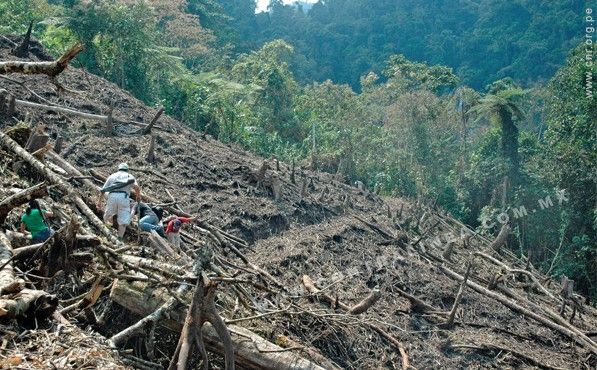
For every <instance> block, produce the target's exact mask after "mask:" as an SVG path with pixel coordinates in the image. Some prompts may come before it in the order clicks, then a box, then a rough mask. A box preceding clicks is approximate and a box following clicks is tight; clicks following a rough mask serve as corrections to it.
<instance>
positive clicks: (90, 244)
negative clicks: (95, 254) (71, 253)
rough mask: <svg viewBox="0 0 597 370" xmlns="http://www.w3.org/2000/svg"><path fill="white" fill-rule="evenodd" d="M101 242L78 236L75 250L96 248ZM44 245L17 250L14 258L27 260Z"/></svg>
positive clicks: (92, 238)
mask: <svg viewBox="0 0 597 370" xmlns="http://www.w3.org/2000/svg"><path fill="white" fill-rule="evenodd" d="M100 243H101V240H100V239H99V238H98V237H97V236H95V235H77V237H76V241H75V249H81V248H94V247H97V246H98V245H100ZM43 245H44V243H39V244H32V245H28V246H25V247H21V248H15V249H14V250H13V254H14V258H15V259H16V260H21V261H22V260H25V259H27V258H31V257H32V256H33V255H34V254H35V252H37V251H38V250H39V249H40V248H41V247H42V246H43Z"/></svg>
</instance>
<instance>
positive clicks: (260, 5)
mask: <svg viewBox="0 0 597 370" xmlns="http://www.w3.org/2000/svg"><path fill="white" fill-rule="evenodd" d="M295 1H296V0H283V2H284V4H292V3H294V2H295ZM303 1H304V2H306V3H316V2H317V0H303ZM267 4H269V0H257V9H256V10H255V12H257V13H259V12H263V11H265V10H267Z"/></svg>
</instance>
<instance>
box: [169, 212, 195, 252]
mask: <svg viewBox="0 0 597 370" xmlns="http://www.w3.org/2000/svg"><path fill="white" fill-rule="evenodd" d="M196 219H197V217H174V218H172V219H170V220H169V221H168V224H167V226H166V238H168V241H169V242H170V243H172V244H173V245H174V246H175V247H176V248H180V229H181V228H182V225H183V224H186V223H187V222H193V221H195V220H196Z"/></svg>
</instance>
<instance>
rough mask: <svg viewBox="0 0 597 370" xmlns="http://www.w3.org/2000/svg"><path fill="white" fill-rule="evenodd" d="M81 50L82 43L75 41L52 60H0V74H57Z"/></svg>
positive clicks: (53, 75)
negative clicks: (58, 56) (57, 57)
mask: <svg viewBox="0 0 597 370" xmlns="http://www.w3.org/2000/svg"><path fill="white" fill-rule="evenodd" d="M81 50H83V44H81V43H76V44H75V45H74V46H73V47H72V48H70V49H69V50H68V51H67V52H66V53H64V54H63V55H62V56H61V57H60V58H59V59H58V60H56V61H53V62H21V61H8V62H0V75H4V74H8V73H22V74H45V75H48V76H50V77H56V76H58V75H59V74H60V73H61V72H62V71H64V70H65V69H66V67H67V66H68V63H69V62H70V61H71V60H72V59H73V58H74V57H76V56H77V54H79V52H80V51H81Z"/></svg>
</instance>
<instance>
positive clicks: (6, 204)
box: [0, 182, 48, 223]
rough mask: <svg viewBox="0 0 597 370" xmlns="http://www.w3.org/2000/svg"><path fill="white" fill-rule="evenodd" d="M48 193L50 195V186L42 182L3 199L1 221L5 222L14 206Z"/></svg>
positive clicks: (0, 206)
mask: <svg viewBox="0 0 597 370" xmlns="http://www.w3.org/2000/svg"><path fill="white" fill-rule="evenodd" d="M46 195H48V187H47V186H46V183H45V182H42V183H39V184H37V185H34V186H32V187H30V188H27V189H25V190H22V191H20V192H18V193H16V194H13V195H11V196H9V197H8V198H5V199H3V200H2V201H1V202H0V223H3V222H4V220H5V219H6V216H7V215H8V213H9V212H10V211H11V210H12V209H13V208H15V207H18V206H20V205H23V204H26V203H27V202H29V201H30V200H31V199H38V198H43V197H45V196H46Z"/></svg>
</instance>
